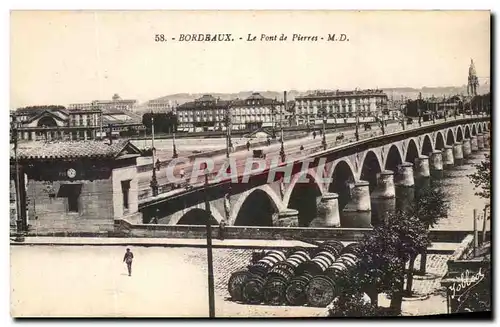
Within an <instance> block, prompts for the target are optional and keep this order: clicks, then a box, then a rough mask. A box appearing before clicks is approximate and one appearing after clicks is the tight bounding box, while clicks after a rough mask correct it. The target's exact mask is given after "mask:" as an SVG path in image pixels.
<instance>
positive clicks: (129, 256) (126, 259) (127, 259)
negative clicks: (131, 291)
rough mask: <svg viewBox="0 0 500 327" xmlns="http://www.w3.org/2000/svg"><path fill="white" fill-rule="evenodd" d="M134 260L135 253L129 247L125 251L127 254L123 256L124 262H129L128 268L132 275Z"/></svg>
mask: <svg viewBox="0 0 500 327" xmlns="http://www.w3.org/2000/svg"><path fill="white" fill-rule="evenodd" d="M133 260H134V254H133V253H132V251H130V249H127V252H125V256H124V257H123V262H125V263H126V264H127V270H128V275H129V276H131V275H132V261H133Z"/></svg>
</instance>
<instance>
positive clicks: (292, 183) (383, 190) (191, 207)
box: [141, 118, 489, 228]
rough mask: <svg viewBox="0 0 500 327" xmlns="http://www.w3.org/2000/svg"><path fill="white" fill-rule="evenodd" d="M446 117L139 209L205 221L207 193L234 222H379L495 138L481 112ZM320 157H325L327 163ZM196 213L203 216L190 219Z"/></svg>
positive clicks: (176, 219)
mask: <svg viewBox="0 0 500 327" xmlns="http://www.w3.org/2000/svg"><path fill="white" fill-rule="evenodd" d="M440 124H441V125H439V127H433V126H428V127H425V126H424V127H422V128H421V130H422V132H421V133H420V132H419V133H417V132H414V131H413V132H412V131H411V130H406V131H404V132H401V134H397V135H396V136H394V135H392V136H391V135H385V136H383V137H380V138H374V139H373V140H370V142H365V143H362V142H360V143H359V144H357V143H356V144H352V146H348V144H345V145H343V148H341V149H339V147H336V148H331V149H330V148H328V149H327V150H326V151H323V152H321V154H318V155H317V156H316V154H312V155H311V158H312V163H311V165H310V167H309V168H308V169H309V170H307V172H306V173H303V171H301V169H298V170H297V169H295V168H296V167H300V165H299V164H296V165H295V164H294V165H292V166H293V169H290V171H293V176H292V178H290V179H289V180H282V179H279V178H277V179H276V180H274V181H271V182H270V183H269V182H268V181H267V179H266V178H260V177H259V176H260V175H258V176H255V177H254V176H252V177H251V178H250V179H249V182H248V183H247V184H238V185H233V186H232V187H231V190H230V191H228V188H227V185H222V184H221V185H213V186H210V188H208V191H205V190H204V189H203V188H198V189H196V188H195V189H192V190H189V191H188V190H186V192H185V194H182V195H180V196H176V197H165V199H164V200H161V199H160V200H158V201H157V203H153V204H151V203H152V201H150V202H149V205H143V206H142V209H141V211H142V212H143V216H146V217H148V216H149V217H150V216H151V215H153V214H155V215H158V218H159V221H160V223H163V224H170V225H175V224H184V223H186V222H189V223H193V221H195V222H198V223H200V224H201V223H202V222H203V221H205V220H206V218H204V216H203V215H202V212H203V211H205V204H204V198H205V193H206V192H208V193H209V199H208V203H209V206H210V214H211V217H212V218H213V221H214V224H217V223H220V221H222V220H224V221H226V224H227V225H235V226H247V225H249V226H281V227H296V226H317V227H339V226H340V227H346V228H348V227H353V228H354V227H370V226H373V224H374V223H375V222H373V221H372V216H373V215H372V213H377V215H378V216H380V217H382V216H384V215H385V214H386V213H387V212H390V211H393V210H394V209H395V208H400V209H401V208H403V209H404V208H405V207H407V206H408V203H410V202H411V201H412V200H411V199H413V197H414V193H415V188H416V187H418V186H419V185H421V184H422V182H424V183H425V182H428V181H429V179H430V178H441V177H442V176H443V171H444V170H446V169H450V168H452V167H454V166H456V165H460V164H462V163H463V161H464V158H467V157H468V156H469V155H470V154H471V153H473V152H476V151H478V150H482V149H484V148H485V146H488V145H489V142H488V141H489V138H487V136H486V135H489V134H488V133H487V131H486V130H485V127H484V126H483V125H481V128H479V127H480V126H479V124H482V121H480V119H473V118H470V119H463V120H452V121H448V122H446V123H440ZM419 130H420V129H419ZM479 130H481V131H482V132H479ZM476 131H477V132H476ZM459 140H460V141H459ZM320 158H324V159H326V160H325V162H323V165H324V166H321V163H320V160H319V159H320ZM320 168H321V169H320ZM283 169H284V168H283ZM282 171H283V170H282ZM263 174H267V173H263ZM298 175H304V176H305V175H307V179H308V181H309V182H308V183H300V182H297V179H298V177H297V176H298ZM266 177H267V175H266ZM324 177H325V180H323V179H322V178H324ZM396 193H397V194H398V196H396ZM224 198H227V199H228V201H226V203H225V202H224ZM401 198H406V201H401V200H400V199H401ZM149 207H155V210H150V209H149ZM158 209H159V212H158ZM190 212H191V213H190ZM193 212H196V213H197V214H199V216H194V217H195V218H193V219H186V218H185V217H186V216H188V215H194V214H193ZM377 215H375V216H377ZM147 219H148V218H145V219H144V221H148V220H147ZM374 219H376V218H374Z"/></svg>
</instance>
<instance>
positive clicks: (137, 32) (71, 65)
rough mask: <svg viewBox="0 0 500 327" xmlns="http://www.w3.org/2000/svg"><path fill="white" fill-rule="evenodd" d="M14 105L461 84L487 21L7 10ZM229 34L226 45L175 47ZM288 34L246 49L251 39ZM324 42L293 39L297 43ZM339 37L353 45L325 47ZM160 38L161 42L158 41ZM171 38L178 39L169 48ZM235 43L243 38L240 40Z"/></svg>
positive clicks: (484, 49)
mask: <svg viewBox="0 0 500 327" xmlns="http://www.w3.org/2000/svg"><path fill="white" fill-rule="evenodd" d="M10 27H11V30H10V38H11V40H10V84H11V90H10V106H11V109H13V108H17V107H21V106H26V105H41V104H62V105H67V104H69V103H77V102H89V101H92V100H96V99H111V97H112V95H113V94H114V93H118V94H119V95H120V96H121V97H122V98H127V99H138V100H139V101H140V102H143V101H147V100H149V99H154V98H158V97H161V96H164V95H168V94H175V93H212V92H218V93H226V92H228V93H229V92H239V91H266V90H269V91H283V90H302V91H305V90H313V89H354V88H377V87H378V88H387V87H417V88H419V87H422V86H460V85H463V84H466V82H467V74H468V67H469V63H470V60H471V58H473V59H474V62H475V66H476V70H477V74H478V76H479V77H480V81H481V82H483V81H484V80H485V79H484V78H486V77H489V75H490V13H489V12H487V11H474V12H473V11H468V12H466V11H441V12H440V11H386V12H382V11H372V12H338V11H246V12H244V11H225V12H221V11H191V12H189V11H115V12H113V11H95V12H93V11H12V12H11V17H10ZM192 33H203V34H206V33H212V34H214V33H231V34H232V35H231V37H232V38H234V39H235V41H234V42H208V43H207V42H179V41H178V39H179V35H180V34H192ZM249 33H250V34H252V35H255V36H257V39H260V36H261V34H266V35H278V37H279V36H280V35H281V34H282V33H283V34H285V35H287V36H288V40H287V41H284V42H276V41H274V42H273V41H262V42H261V41H255V42H247V41H246V39H247V36H248V34H249ZM294 33H295V34H301V35H302V36H314V35H317V36H318V37H324V38H325V40H318V41H317V42H313V41H293V42H292V41H291V38H292V36H293V34H294ZM333 33H335V34H336V35H339V34H340V33H344V34H346V35H347V37H348V38H349V42H328V41H326V39H327V37H328V34H333ZM156 34H163V35H165V36H166V37H167V40H168V41H167V42H155V35H156ZM172 37H176V40H171V38H172ZM240 37H242V40H239V38H240Z"/></svg>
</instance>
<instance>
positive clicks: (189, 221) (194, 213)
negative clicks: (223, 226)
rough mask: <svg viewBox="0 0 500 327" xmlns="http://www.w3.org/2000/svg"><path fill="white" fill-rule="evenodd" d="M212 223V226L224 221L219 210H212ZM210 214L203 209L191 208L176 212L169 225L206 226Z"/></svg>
mask: <svg viewBox="0 0 500 327" xmlns="http://www.w3.org/2000/svg"><path fill="white" fill-rule="evenodd" d="M210 213H211V215H210V222H211V224H212V225H217V224H219V222H220V221H221V220H222V219H223V217H222V215H221V214H220V213H219V211H217V209H215V208H213V207H211V208H210ZM207 216H208V212H207V211H206V210H205V209H204V208H201V207H194V208H189V209H187V210H181V211H178V212H176V213H175V214H173V215H172V217H171V218H170V220H169V222H168V224H169V225H205V224H206V219H207Z"/></svg>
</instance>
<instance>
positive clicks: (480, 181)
mask: <svg viewBox="0 0 500 327" xmlns="http://www.w3.org/2000/svg"><path fill="white" fill-rule="evenodd" d="M484 156H485V158H486V160H482V161H481V163H479V164H476V165H474V166H475V168H476V171H475V172H474V173H473V174H471V175H468V177H469V180H470V181H471V182H472V183H473V184H474V188H475V189H479V191H477V192H476V193H475V194H476V195H477V196H480V197H482V198H485V199H490V198H491V160H490V156H489V155H488V154H485V155H484Z"/></svg>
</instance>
